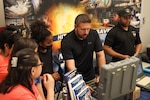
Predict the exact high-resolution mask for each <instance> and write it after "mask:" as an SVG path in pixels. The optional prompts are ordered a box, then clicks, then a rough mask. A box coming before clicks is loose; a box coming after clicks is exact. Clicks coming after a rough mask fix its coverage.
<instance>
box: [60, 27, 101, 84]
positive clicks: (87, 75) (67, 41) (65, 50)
mask: <svg viewBox="0 0 150 100" xmlns="http://www.w3.org/2000/svg"><path fill="white" fill-rule="evenodd" d="M61 50H62V55H63V58H64V60H69V59H74V60H75V66H76V68H77V71H78V72H79V73H81V74H82V75H83V78H84V80H85V81H89V80H91V79H93V78H95V71H94V68H93V52H94V51H95V52H99V51H101V50H102V43H101V41H100V38H99V36H98V34H97V32H96V31H95V30H90V32H89V35H88V36H87V38H86V39H85V40H79V39H78V38H77V37H76V35H75V30H73V31H71V32H70V33H68V34H67V35H66V36H65V37H64V39H63V40H62V42H61Z"/></svg>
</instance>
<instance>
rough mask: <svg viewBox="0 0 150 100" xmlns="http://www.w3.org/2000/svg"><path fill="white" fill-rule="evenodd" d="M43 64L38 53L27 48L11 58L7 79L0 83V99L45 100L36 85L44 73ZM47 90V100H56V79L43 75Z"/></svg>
mask: <svg viewBox="0 0 150 100" xmlns="http://www.w3.org/2000/svg"><path fill="white" fill-rule="evenodd" d="M42 66H43V63H42V62H41V61H40V58H39V55H38V53H36V52H35V51H34V50H33V49H31V48H25V49H22V50H20V51H18V52H16V53H15V54H14V55H12V56H11V59H10V63H9V70H8V74H7V76H6V78H5V79H4V80H3V81H2V82H1V83H0V98H1V99H3V100H43V99H42V97H41V96H40V95H39V92H38V90H37V88H36V87H35V84H34V79H36V78H38V77H39V76H40V75H41V72H42ZM43 84H44V86H45V88H46V90H47V96H46V100H54V79H53V78H52V76H51V75H50V74H47V73H45V74H43Z"/></svg>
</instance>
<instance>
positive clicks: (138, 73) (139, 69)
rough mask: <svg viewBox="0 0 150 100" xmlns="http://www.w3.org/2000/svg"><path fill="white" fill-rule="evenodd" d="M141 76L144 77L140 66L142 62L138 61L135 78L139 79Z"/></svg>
mask: <svg viewBox="0 0 150 100" xmlns="http://www.w3.org/2000/svg"><path fill="white" fill-rule="evenodd" d="M143 75H144V72H143V66H142V61H141V59H140V62H139V66H138V69H137V78H139V77H141V76H143Z"/></svg>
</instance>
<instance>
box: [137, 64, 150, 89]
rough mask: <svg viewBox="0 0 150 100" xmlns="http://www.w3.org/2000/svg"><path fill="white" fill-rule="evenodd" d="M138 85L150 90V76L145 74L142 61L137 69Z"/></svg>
mask: <svg viewBox="0 0 150 100" xmlns="http://www.w3.org/2000/svg"><path fill="white" fill-rule="evenodd" d="M136 85H137V86H139V87H141V89H144V90H147V91H150V77H149V76H145V75H144V71H143V66H142V61H140V63H139V66H138V71H137V79H136Z"/></svg>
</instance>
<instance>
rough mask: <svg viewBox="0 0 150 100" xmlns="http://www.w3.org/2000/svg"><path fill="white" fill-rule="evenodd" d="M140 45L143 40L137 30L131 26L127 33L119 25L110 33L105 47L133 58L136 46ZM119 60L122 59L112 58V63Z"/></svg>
mask: <svg viewBox="0 0 150 100" xmlns="http://www.w3.org/2000/svg"><path fill="white" fill-rule="evenodd" d="M140 43H141V39H140V36H139V32H138V30H137V29H136V28H134V27H133V26H131V25H130V26H129V29H128V31H125V30H124V29H122V27H121V26H120V25H119V24H118V25H116V26H115V27H114V28H112V30H110V31H109V32H108V34H107V36H106V39H105V42H104V45H108V46H110V47H112V49H113V50H114V51H116V52H118V53H121V54H124V55H129V56H133V55H134V53H135V46H136V45H137V44H140ZM119 60H121V59H119V58H116V57H113V58H112V61H119Z"/></svg>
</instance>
